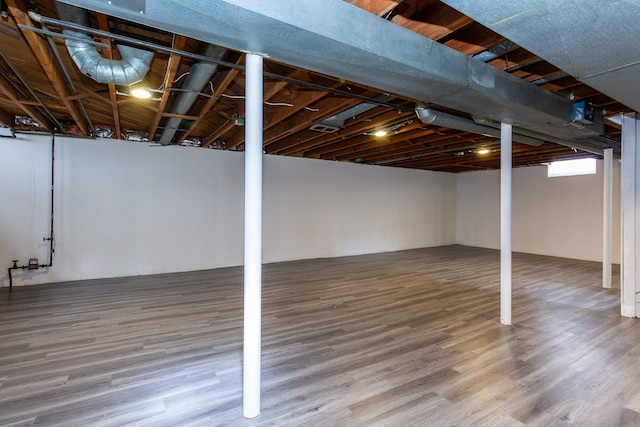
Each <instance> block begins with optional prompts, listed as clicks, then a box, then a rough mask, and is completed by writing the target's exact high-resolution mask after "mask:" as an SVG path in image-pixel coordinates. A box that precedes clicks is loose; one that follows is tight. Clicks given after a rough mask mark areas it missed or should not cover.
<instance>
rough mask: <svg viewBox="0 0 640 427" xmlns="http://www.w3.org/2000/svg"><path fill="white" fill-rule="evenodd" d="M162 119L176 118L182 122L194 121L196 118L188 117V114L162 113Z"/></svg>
mask: <svg viewBox="0 0 640 427" xmlns="http://www.w3.org/2000/svg"><path fill="white" fill-rule="evenodd" d="M162 117H176V118H178V119H183V120H196V119H197V118H198V116H190V115H188V114H177V113H162Z"/></svg>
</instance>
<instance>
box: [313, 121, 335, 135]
mask: <svg viewBox="0 0 640 427" xmlns="http://www.w3.org/2000/svg"><path fill="white" fill-rule="evenodd" d="M309 129H310V130H315V131H316V132H324V133H334V132H337V131H339V130H340V127H338V126H334V125H330V124H328V123H314V124H312V125H311V126H310V127H309Z"/></svg>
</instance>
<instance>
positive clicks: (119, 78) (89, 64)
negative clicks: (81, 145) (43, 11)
mask: <svg viewBox="0 0 640 427" xmlns="http://www.w3.org/2000/svg"><path fill="white" fill-rule="evenodd" d="M56 10H57V11H58V16H59V17H60V19H61V20H64V21H69V22H73V23H75V24H79V25H82V26H85V27H88V26H89V14H88V12H87V11H86V10H85V9H81V8H78V7H75V6H70V5H68V4H64V3H59V2H56ZM31 16H32V18H34V19H36V20H37V16H34V15H33V14H31ZM62 32H63V33H64V34H66V35H68V36H70V37H73V38H72V39H66V40H65V45H66V46H67V50H68V51H69V55H71V58H72V59H73V61H74V62H75V63H76V65H77V66H78V68H79V69H80V71H81V72H82V73H83V74H85V75H86V76H88V77H90V78H92V79H93V80H95V81H97V82H98V83H105V84H116V85H121V86H129V85H132V84H134V83H138V82H139V81H141V80H142V79H143V78H144V76H145V75H146V74H147V72H148V71H149V64H150V63H151V59H153V52H150V51H148V50H143V49H137V48H134V47H129V46H123V45H117V47H118V51H119V52H120V55H121V56H122V59H120V60H118V59H107V58H103V57H102V56H100V54H99V53H98V51H96V48H95V46H93V45H92V44H91V42H93V39H92V38H91V37H90V36H88V35H86V34H83V33H80V32H77V31H72V30H62ZM78 39H79V40H78ZM82 40H86V42H84V41H82Z"/></svg>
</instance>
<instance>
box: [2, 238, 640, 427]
mask: <svg viewBox="0 0 640 427" xmlns="http://www.w3.org/2000/svg"><path fill="white" fill-rule="evenodd" d="M513 262H514V264H513V296H514V300H513V319H514V325H513V326H510V327H509V326H502V325H500V323H499V253H498V252H497V251H493V250H487V249H478V248H470V247H463V246H446V247H440V248H428V249H416V250H409V251H401V252H394V253H385V254H374V255H364V256H355V257H343V258H335V259H317V260H304V261H295V262H285V263H277V264H270V265H265V266H264V277H263V359H262V365H263V370H262V378H263V384H262V414H261V417H260V418H259V419H256V420H251V421H249V420H245V419H243V418H242V407H241V406H242V393H241V385H242V296H243V295H242V294H243V290H242V269H241V268H224V269H217V270H209V271H197V272H188V273H176V274H164V275H155V276H139V277H128V278H118V279H102V280H92V281H82V282H70V283H58V284H47V285H38V286H29V287H15V288H14V289H13V291H11V292H10V291H9V289H7V288H3V289H0V343H1V344H0V425H3V426H31V425H34V426H35V425H37V426H41V425H42V426H124V425H136V426H453V425H458V426H520V425H531V426H561V425H577V426H598V427H600V426H639V425H640V324H639V323H638V320H636V319H628V318H622V317H620V314H619V312H620V308H619V288H614V289H612V290H605V289H602V288H601V287H600V280H601V266H600V264H598V263H592V262H585V261H575V260H567V259H561V258H552V257H544V256H536V255H524V254H514V257H513ZM614 271H615V280H614V282H617V281H618V280H619V273H618V271H617V270H614Z"/></svg>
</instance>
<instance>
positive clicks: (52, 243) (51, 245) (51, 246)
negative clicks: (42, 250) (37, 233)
mask: <svg viewBox="0 0 640 427" xmlns="http://www.w3.org/2000/svg"><path fill="white" fill-rule="evenodd" d="M55 152H56V138H55V135H51V204H50V206H49V220H50V223H49V237H44V238H43V239H42V240H43V241H47V240H48V241H49V264H48V265H47V267H52V266H53V255H54V252H55V250H56V249H55V240H54V239H55V234H54V232H53V207H54V198H53V197H54V194H55V193H54V182H55V181H54V179H55Z"/></svg>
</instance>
